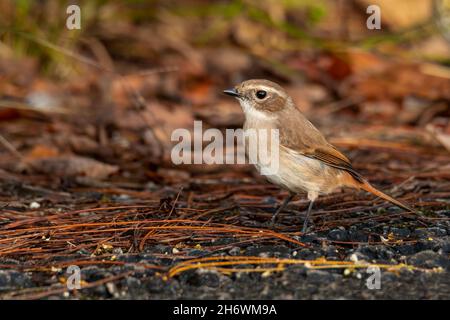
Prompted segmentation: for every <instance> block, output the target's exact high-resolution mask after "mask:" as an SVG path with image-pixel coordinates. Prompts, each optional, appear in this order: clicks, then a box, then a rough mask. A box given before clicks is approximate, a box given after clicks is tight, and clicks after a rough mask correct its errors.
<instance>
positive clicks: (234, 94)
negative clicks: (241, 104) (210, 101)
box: [223, 88, 241, 98]
mask: <svg viewBox="0 0 450 320" xmlns="http://www.w3.org/2000/svg"><path fill="white" fill-rule="evenodd" d="M223 93H225V94H227V95H229V96H232V97H236V98H240V97H241V95H240V94H239V92H237V91H236V89H234V88H232V89H227V90H223Z"/></svg>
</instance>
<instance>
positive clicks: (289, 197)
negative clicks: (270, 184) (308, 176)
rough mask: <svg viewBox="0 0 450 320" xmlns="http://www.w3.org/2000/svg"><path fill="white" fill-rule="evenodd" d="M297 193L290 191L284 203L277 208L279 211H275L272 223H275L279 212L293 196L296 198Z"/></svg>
mask: <svg viewBox="0 0 450 320" xmlns="http://www.w3.org/2000/svg"><path fill="white" fill-rule="evenodd" d="M294 196H295V193H291V192H290V193H289V195H288V196H287V197H286V199H284V201H283V203H282V204H281V206H280V207H279V208H278V209H277V211H275V213H274V214H273V216H272V224H274V223H275V220H276V219H277V216H278V214H279V213H280V212H281V211H283V210H284V209H285V208H286V206H287V205H288V203H289V202H291V200H292V198H294Z"/></svg>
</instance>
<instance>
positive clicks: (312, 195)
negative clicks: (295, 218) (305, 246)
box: [302, 191, 319, 233]
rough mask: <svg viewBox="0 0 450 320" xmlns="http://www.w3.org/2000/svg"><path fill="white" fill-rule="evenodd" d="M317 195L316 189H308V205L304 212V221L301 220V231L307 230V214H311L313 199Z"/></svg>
mask: <svg viewBox="0 0 450 320" xmlns="http://www.w3.org/2000/svg"><path fill="white" fill-rule="evenodd" d="M318 196H319V193H318V192H317V191H308V199H309V206H308V211H307V212H306V217H305V221H304V222H303V228H302V233H305V232H306V230H307V227H308V220H309V215H310V214H311V209H312V206H313V203H314V200H316V199H317V197H318Z"/></svg>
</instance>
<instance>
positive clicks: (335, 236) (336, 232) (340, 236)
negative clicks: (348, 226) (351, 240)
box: [328, 228, 348, 241]
mask: <svg viewBox="0 0 450 320" xmlns="http://www.w3.org/2000/svg"><path fill="white" fill-rule="evenodd" d="M328 238H329V239H332V240H336V241H347V240H348V232H347V231H346V230H345V229H343V228H342V229H340V228H339V229H333V230H331V231H330V232H329V233H328Z"/></svg>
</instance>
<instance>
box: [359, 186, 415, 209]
mask: <svg viewBox="0 0 450 320" xmlns="http://www.w3.org/2000/svg"><path fill="white" fill-rule="evenodd" d="M359 187H360V188H361V189H363V190H365V191H367V192H370V193H372V194H374V195H376V196H378V197H380V198H382V199H384V200H387V201H389V202H391V203H393V204H395V205H396V206H399V207H400V208H403V209H405V210H407V211H410V212H413V213H417V211H416V210H414V209H413V208H411V207H410V206H408V205H406V204H404V203H402V202H400V201H398V200H396V199H394V198H392V197H391V196H388V195H387V194H385V193H383V192H381V191H380V190H378V189H376V188H375V187H373V186H372V185H371V184H370V183H369V182H367V181H366V180H363V182H362V183H360V184H359Z"/></svg>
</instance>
